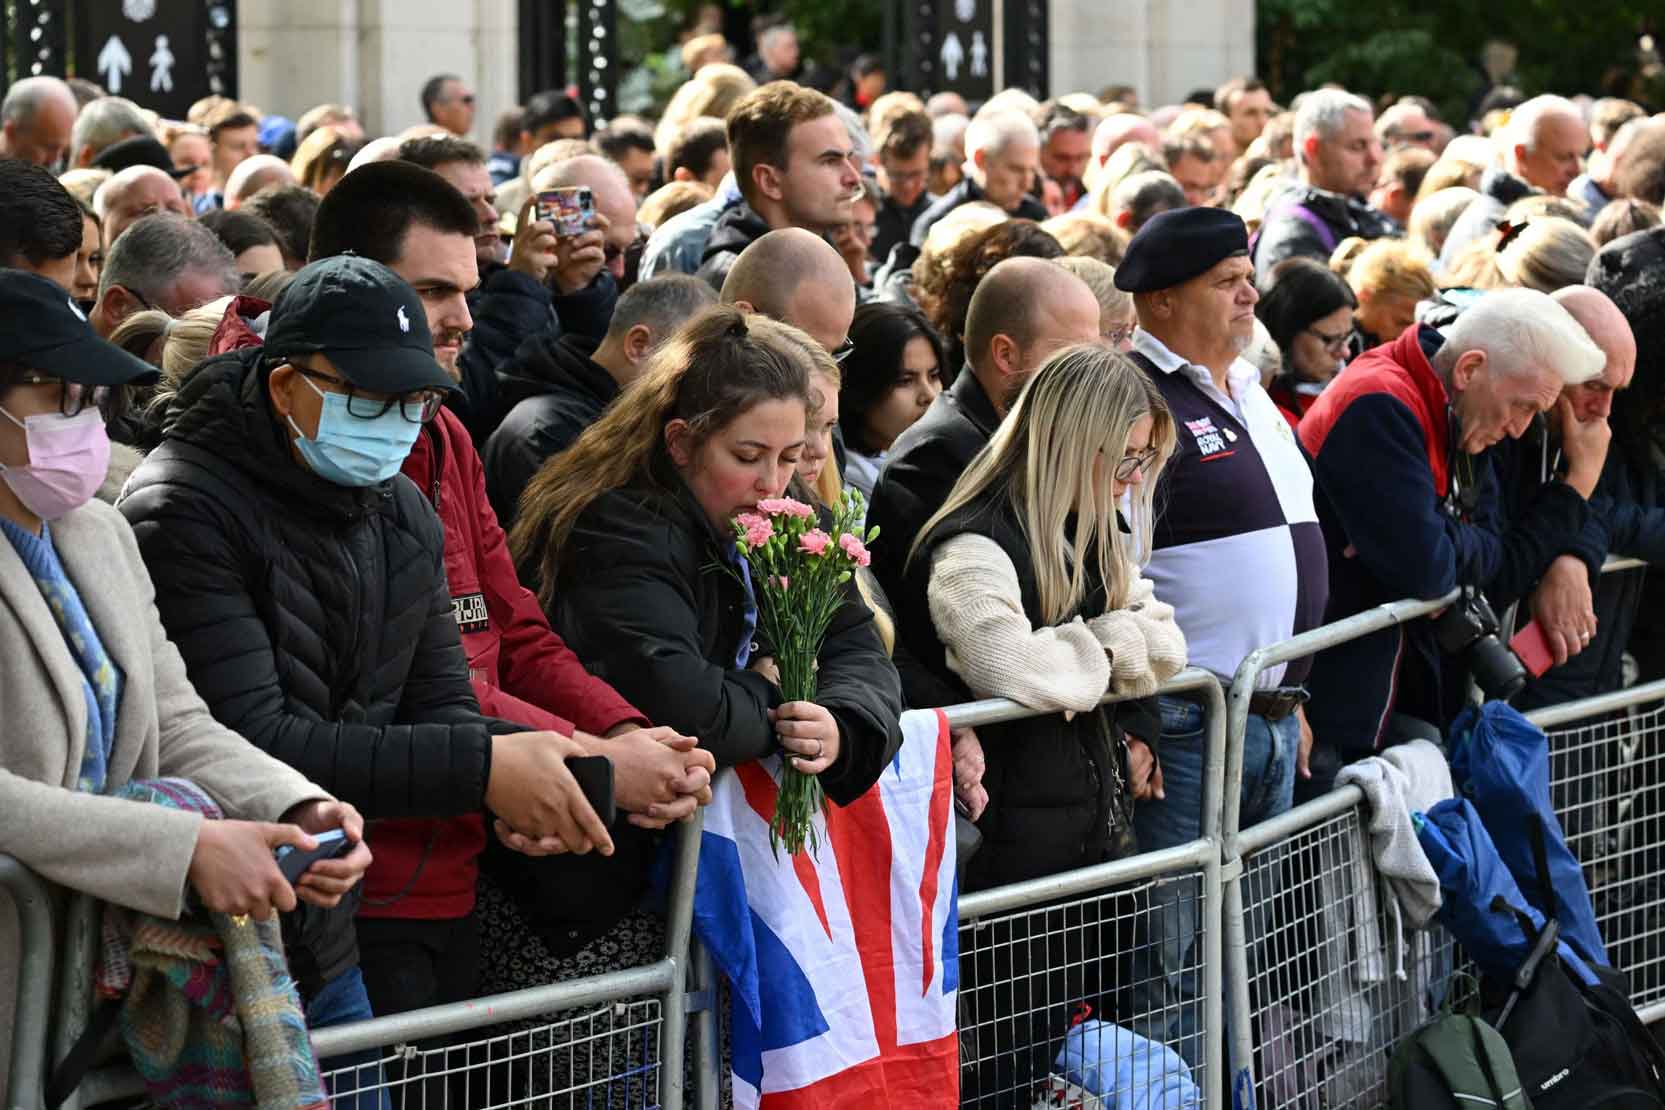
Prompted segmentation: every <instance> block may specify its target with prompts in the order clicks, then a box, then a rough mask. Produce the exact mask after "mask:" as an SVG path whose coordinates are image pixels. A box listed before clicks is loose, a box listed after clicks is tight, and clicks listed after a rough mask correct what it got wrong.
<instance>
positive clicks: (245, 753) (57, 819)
mask: <svg viewBox="0 0 1665 1110" xmlns="http://www.w3.org/2000/svg"><path fill="white" fill-rule="evenodd" d="M50 528H51V533H52V543H53V546H54V547H55V548H56V549H57V552H58V558H59V559H60V561H62V563H63V566H64V570H65V572H66V573H67V574H68V575H69V578H70V580H71V581H72V582H73V583H74V584H75V588H76V590H77V592H79V593H80V595H81V601H82V604H83V605H84V606H85V607H86V610H87V615H88V617H89V618H91V620H92V623H93V626H94V627H95V628H96V629H97V630H98V635H99V638H100V639H101V640H102V641H103V643H104V648H105V650H106V651H107V652H108V653H109V655H110V658H111V659H112V660H113V661H114V662H115V664H116V666H117V667H119V668H120V669H121V672H122V675H123V688H122V696H121V704H120V706H119V709H118V712H117V719H116V731H115V742H114V746H113V748H112V750H111V753H110V759H109V775H108V779H107V784H106V789H113V788H115V787H118V786H121V785H122V784H124V783H126V782H129V781H131V780H133V779H147V778H157V777H162V776H168V777H174V778H184V779H189V780H191V781H192V782H194V783H196V784H197V785H198V786H199V787H201V788H202V789H203V790H204V791H205V792H207V794H208V795H209V796H210V797H212V798H213V799H214V801H215V802H216V803H218V804H219V806H220V808H221V810H222V811H223V812H224V813H225V815H226V816H227V817H231V818H240V819H246V820H256V821H273V820H276V819H277V818H278V817H279V816H281V815H282V814H283V813H285V812H286V811H288V810H289V809H290V808H292V807H293V806H295V805H298V804H299V803H301V802H305V801H311V800H313V799H321V798H326V797H328V795H327V794H326V793H325V792H324V791H323V790H321V789H319V788H318V787H317V786H315V785H313V784H312V783H311V782H309V781H307V779H306V778H305V777H303V776H302V775H300V774H298V773H296V772H295V771H294V770H292V769H290V768H289V767H288V766H286V765H285V764H282V763H279V762H278V761H277V760H275V759H272V758H271V757H270V756H268V755H266V754H265V753H263V752H261V751H259V750H258V749H257V748H255V747H254V746H253V745H252V744H250V743H249V742H248V741H246V740H244V739H243V738H242V737H241V736H239V735H237V734H236V733H235V732H232V731H231V730H230V729H227V728H225V727H224V726H222V725H221V724H219V723H218V722H217V721H215V720H214V718H213V717H212V716H211V715H210V714H209V712H208V708H207V706H205V705H204V704H203V702H202V699H201V698H199V697H197V694H196V691H195V690H193V689H192V688H191V684H190V681H189V680H188V679H187V677H186V674H185V665H184V663H183V662H182V661H181V659H180V657H179V653H178V651H176V650H175V649H174V646H173V644H172V643H171V642H169V640H168V638H167V635H166V633H165V632H164V631H163V630H162V622H161V618H160V617H159V616H158V615H157V612H156V605H155V591H154V589H153V587H152V586H151V581H150V575H149V574H147V573H146V571H145V566H144V562H143V561H142V560H141V559H140V557H139V548H138V545H137V544H136V543H135V542H134V539H133V532H132V530H131V529H130V528H129V527H128V524H127V521H126V519H125V518H123V517H122V515H121V514H120V513H118V512H116V510H115V509H113V508H111V507H110V506H109V505H106V504H104V503H103V502H102V501H92V502H89V503H88V504H86V505H84V506H82V507H81V508H79V509H76V510H74V511H73V512H71V513H69V514H67V515H65V516H64V517H63V518H62V519H60V520H58V521H55V522H54V523H53V524H51V525H50ZM81 681H82V679H81V671H80V669H79V667H78V666H77V665H76V662H75V660H74V658H73V657H72V656H71V655H70V651H69V647H68V646H67V645H66V644H65V643H64V637H63V633H62V632H60V631H59V628H58V624H57V621H55V620H54V619H53V616H52V613H51V611H50V610H49V609H48V608H47V605H46V601H45V599H44V598H43V597H42V596H41V592H40V588H39V587H38V586H37V585H36V584H35V581H34V579H33V578H31V577H30V575H29V572H28V571H27V570H26V569H25V568H24V566H23V563H22V561H21V560H20V559H19V558H18V555H17V552H16V550H15V549H13V547H12V545H11V544H10V543H9V542H5V541H4V540H3V539H0V852H4V853H7V854H9V855H12V856H15V857H17V858H18V859H19V860H21V861H22V862H23V863H24V864H25V865H26V866H28V867H30V868H32V869H33V870H34V871H36V872H37V873H39V874H40V875H41V876H43V877H44V878H46V879H47V880H49V881H51V882H54V883H58V884H61V885H63V886H65V887H68V888H70V889H72V890H77V891H85V892H87V893H90V894H92V895H93V896H94V897H96V898H99V899H101V900H104V901H108V902H114V903H117V904H118V905H122V906H127V907H130V908H132V909H135V910H140V911H142V912H144V913H148V914H153V915H155V916H158V917H167V918H172V917H177V916H179V914H180V912H181V910H182V909H183V905H184V895H185V884H186V876H187V873H188V871H189V869H190V864H191V856H192V854H193V853H194V852H195V850H196V841H197V830H198V827H199V826H200V824H201V821H202V818H201V817H199V816H197V815H196V814H192V813H184V812H178V811H173V810H166V809H163V808H161V807H160V806H151V805H144V804H141V803H137V802H129V801H123V800H120V799H116V798H110V797H105V796H101V795H93V794H85V793H78V792H77V791H76V789H75V784H76V778H77V775H78V773H79V771H80V767H81V757H82V752H83V749H84V748H85V745H86V733H87V707H86V701H85V697H84V695H83V693H82V686H81ZM16 928H17V919H16V913H15V908H14V907H13V905H12V904H11V901H10V899H9V898H8V897H7V896H6V895H5V894H4V893H0V1090H3V1089H4V1086H5V1080H6V1076H7V1074H8V1073H9V1070H10V1069H9V1063H10V1061H9V1060H8V1059H7V1057H8V1056H9V1052H10V1047H11V1035H12V1016H13V1015H12V1007H13V1006H14V1004H15V997H16V993H15V992H16V974H17V966H18V960H19V950H18V936H17V934H16Z"/></svg>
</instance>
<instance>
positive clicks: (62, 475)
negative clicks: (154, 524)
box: [0, 407, 110, 520]
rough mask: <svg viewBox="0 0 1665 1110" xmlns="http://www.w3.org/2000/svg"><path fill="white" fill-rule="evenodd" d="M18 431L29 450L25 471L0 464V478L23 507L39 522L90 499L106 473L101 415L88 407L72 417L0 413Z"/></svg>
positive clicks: (107, 455) (107, 449)
mask: <svg viewBox="0 0 1665 1110" xmlns="http://www.w3.org/2000/svg"><path fill="white" fill-rule="evenodd" d="M0 416H4V417H5V418H6V419H7V420H10V421H11V422H12V423H13V424H16V425H17V426H18V427H19V428H22V429H23V437H24V442H25V443H27V444H28V447H29V462H28V464H27V465H25V466H6V465H5V464H3V463H0V479H3V480H4V481H5V483H6V484H7V485H8V486H10V487H11V488H12V492H13V493H15V494H17V499H18V500H19V501H21V502H23V507H24V508H26V509H28V510H29V511H30V512H32V513H34V514H35V515H36V516H38V517H40V518H41V519H42V520H57V519H58V518H59V517H61V516H63V515H64V514H65V513H67V512H69V511H70V510H72V509H78V508H80V507H81V506H82V505H85V504H86V503H87V502H88V501H89V500H91V499H92V495H93V494H95V493H97V492H98V487H99V486H100V485H101V484H103V482H104V476H105V474H106V473H108V472H109V469H110V436H109V434H108V433H107V432H106V431H105V430H104V414H103V413H101V412H99V411H98V409H96V408H90V407H89V408H87V409H84V410H82V411H81V412H79V413H77V414H76V415H74V416H64V415H63V414H62V413H56V412H49V413H42V414H40V415H38V416H27V417H24V418H23V419H22V420H19V419H18V418H17V417H15V416H13V415H12V414H11V413H9V412H7V411H6V410H5V409H3V408H0Z"/></svg>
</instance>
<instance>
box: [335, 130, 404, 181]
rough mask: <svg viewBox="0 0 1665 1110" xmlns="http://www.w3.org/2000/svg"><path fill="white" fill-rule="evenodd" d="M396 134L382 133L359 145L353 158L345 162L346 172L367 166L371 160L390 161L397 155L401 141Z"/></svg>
mask: <svg viewBox="0 0 1665 1110" xmlns="http://www.w3.org/2000/svg"><path fill="white" fill-rule="evenodd" d="M403 141H404V140H403V139H400V138H399V137H398V136H397V135H383V136H382V137H381V138H379V139H371V140H370V141H369V142H367V143H365V144H364V145H363V146H361V147H359V149H358V153H357V154H355V155H353V160H352V161H351V162H348V163H347V172H348V173H352V172H353V171H354V170H356V169H358V168H359V167H360V166H368V165H370V164H371V163H372V162H392V161H395V160H396V159H397V158H398V157H399V144H400V143H401V142H403Z"/></svg>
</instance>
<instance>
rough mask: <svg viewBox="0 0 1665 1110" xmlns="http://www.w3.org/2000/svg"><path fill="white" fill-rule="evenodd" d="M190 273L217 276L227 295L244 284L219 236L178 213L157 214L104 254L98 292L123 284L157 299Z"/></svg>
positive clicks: (233, 256) (138, 222) (148, 297)
mask: <svg viewBox="0 0 1665 1110" xmlns="http://www.w3.org/2000/svg"><path fill="white" fill-rule="evenodd" d="M186 273H200V274H209V275H212V276H214V277H216V278H218V279H219V283H220V291H221V294H222V295H223V294H230V293H235V292H237V290H238V288H239V287H240V286H241V285H242V275H241V274H239V273H238V272H237V258H236V256H235V255H233V254H232V253H231V250H230V249H229V248H228V247H227V246H226V245H225V244H224V243H222V242H220V239H219V236H217V235H215V234H214V233H213V232H212V231H209V230H208V229H207V228H206V227H203V226H202V225H201V224H199V223H197V222H196V221H195V220H191V219H187V218H185V217H184V216H181V215H179V214H178V213H176V212H153V213H151V214H150V215H148V216H145V217H144V218H143V219H140V220H139V221H137V222H136V223H134V224H133V225H132V226H130V227H129V228H128V229H127V230H126V231H124V232H122V233H121V237H120V238H118V239H117V240H116V241H115V242H114V243H113V244H111V245H110V247H109V249H108V250H107V251H106V252H105V255H104V269H103V271H102V272H100V273H99V275H98V295H99V296H100V297H102V296H104V293H105V291H106V290H108V289H109V288H110V286H112V285H119V286H121V287H122V288H123V289H128V290H131V291H133V292H134V293H137V294H138V295H139V296H141V297H143V298H144V299H145V300H147V301H152V302H155V301H158V300H160V299H162V297H163V295H164V294H165V293H166V292H167V290H168V288H169V287H170V286H172V285H173V284H174V282H176V281H178V280H179V278H180V276H181V275H182V274H186Z"/></svg>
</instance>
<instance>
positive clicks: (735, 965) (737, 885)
mask: <svg viewBox="0 0 1665 1110" xmlns="http://www.w3.org/2000/svg"><path fill="white" fill-rule="evenodd" d="M901 724H902V735H903V742H902V747H901V750H900V751H899V752H898V753H897V755H896V759H895V760H894V761H893V762H892V764H891V765H890V767H889V768H887V769H886V770H885V773H884V774H883V775H882V776H880V779H879V782H878V783H877V784H875V785H874V786H873V788H872V789H870V790H869V791H868V792H867V793H866V794H864V795H862V796H861V797H860V798H858V799H857V800H856V801H855V802H854V803H852V804H851V805H848V806H843V807H839V806H829V807H828V809H827V812H826V814H825V815H824V817H817V818H816V826H817V828H816V834H817V838H818V840H819V843H820V845H821V848H820V852H819V854H818V855H817V856H812V855H810V854H809V853H808V852H801V853H799V854H798V855H796V856H791V857H788V856H785V855H782V856H781V857H780V858H779V859H777V858H776V857H775V855H774V853H773V852H772V851H771V849H770V846H769V826H768V821H769V818H770V817H771V816H772V815H773V814H774V809H775V795H776V786H775V775H776V774H777V773H778V771H779V761H778V757H771V758H770V759H768V760H764V761H761V762H758V763H748V764H744V765H742V766H739V767H736V768H734V769H733V770H732V771H730V772H728V773H726V774H723V775H721V776H719V778H718V780H717V783H716V786H715V788H714V789H713V792H712V793H713V799H712V802H711V805H710V806H709V807H707V809H706V817H705V834H704V838H703V840H702V842H701V845H700V869H699V886H698V889H697V892H696V894H695V898H694V929H695V931H696V933H697V934H698V935H699V938H700V940H701V941H702V942H704V944H705V945H706V947H707V948H708V949H710V951H711V954H712V957H713V959H714V960H715V961H716V963H717V965H718V967H720V968H721V969H722V970H723V973H724V974H725V975H726V976H727V977H728V980H729V983H730V985H731V986H732V988H733V1006H732V1009H733V1040H734V1061H733V1072H734V1105H735V1106H736V1107H737V1108H739V1110H752V1108H756V1110H835V1108H844V1107H849V1108H852V1110H853V1108H856V1107H862V1108H870V1107H876V1106H900V1107H907V1108H908V1110H929V1108H932V1107H953V1106H956V1105H957V1104H958V1102H959V1051H958V1038H957V1035H956V1033H955V1024H954V1017H955V995H956V991H957V990H958V989H959V931H958V930H959V918H958V915H957V913H956V912H955V902H956V898H957V894H958V891H957V889H956V882H955V867H954V836H953V804H952V802H953V799H952V795H953V781H954V780H953V756H952V755H951V753H950V744H949V736H948V720H947V718H946V717H944V716H943V715H942V714H941V713H940V712H938V711H936V710H910V711H908V712H906V713H904V714H903V715H902V721H901Z"/></svg>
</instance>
